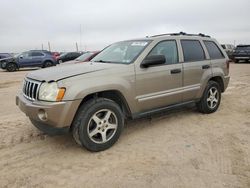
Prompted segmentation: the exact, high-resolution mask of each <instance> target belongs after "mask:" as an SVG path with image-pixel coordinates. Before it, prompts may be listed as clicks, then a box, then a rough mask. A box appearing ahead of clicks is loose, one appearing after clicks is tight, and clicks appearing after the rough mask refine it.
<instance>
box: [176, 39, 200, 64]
mask: <svg viewBox="0 0 250 188" xmlns="http://www.w3.org/2000/svg"><path fill="white" fill-rule="evenodd" d="M181 46H182V50H183V55H184V61H185V62H190V61H202V60H205V53H204V50H203V48H202V46H201V43H200V41H198V40H181Z"/></svg>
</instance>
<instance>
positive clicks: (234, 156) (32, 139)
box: [0, 64, 250, 188]
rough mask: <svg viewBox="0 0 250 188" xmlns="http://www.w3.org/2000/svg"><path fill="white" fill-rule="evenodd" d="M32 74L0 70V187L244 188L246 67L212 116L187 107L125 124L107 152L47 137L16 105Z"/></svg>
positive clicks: (249, 90) (236, 69)
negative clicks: (24, 83) (26, 78)
mask: <svg viewBox="0 0 250 188" xmlns="http://www.w3.org/2000/svg"><path fill="white" fill-rule="evenodd" d="M29 71H31V70H25V71H19V72H15V73H8V72H4V71H2V70H0V104H1V108H0V138H1V139H0V187H126V188H127V187H167V188H173V187H177V188H182V187H188V188H189V187H190V188H196V187H197V188H201V187H210V188H217V187H218V188H220V187H225V188H240V187H244V188H247V187H250V64H231V67H230V71H231V81H230V84H229V87H228V89H227V91H226V92H225V93H224V94H223V95H222V103H221V106H220V108H219V110H218V111H217V112H216V113H213V114H210V115H203V114H200V113H198V112H197V111H196V109H195V108H187V109H182V110H178V111H174V112H171V113H167V114H164V115H157V116H154V117H153V118H151V119H150V118H148V119H142V120H136V121H134V122H129V123H127V124H126V128H125V129H124V132H123V134H122V136H121V138H120V139H119V141H118V142H117V143H116V144H115V145H114V146H113V147H112V148H110V149H109V150H106V151H104V152H99V153H91V152H89V151H86V150H85V149H83V148H80V147H79V146H77V145H76V144H75V143H74V141H73V139H72V138H71V136H70V135H64V136H56V137H49V136H47V135H44V134H43V133H41V132H40V131H38V130H37V129H36V128H35V127H33V126H32V124H31V123H30V122H29V120H28V118H27V117H26V116H25V115H24V114H23V113H21V112H20V110H19V109H18V108H17V107H16V106H15V95H16V93H17V91H18V89H20V87H21V82H22V79H23V77H24V76H25V74H26V73H27V72H29Z"/></svg>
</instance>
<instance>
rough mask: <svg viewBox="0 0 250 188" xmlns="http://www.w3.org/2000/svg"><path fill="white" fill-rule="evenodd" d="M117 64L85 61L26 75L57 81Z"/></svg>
mask: <svg viewBox="0 0 250 188" xmlns="http://www.w3.org/2000/svg"><path fill="white" fill-rule="evenodd" d="M117 66H120V65H119V64H111V63H96V62H86V63H77V64H72V63H71V64H67V65H62V66H56V67H50V68H45V69H41V70H37V71H33V72H31V73H28V74H27V77H28V78H31V79H34V80H39V81H47V82H49V81H58V80H62V79H66V78H69V77H73V76H78V75H82V74H90V73H93V72H97V71H102V70H105V69H110V68H114V67H117Z"/></svg>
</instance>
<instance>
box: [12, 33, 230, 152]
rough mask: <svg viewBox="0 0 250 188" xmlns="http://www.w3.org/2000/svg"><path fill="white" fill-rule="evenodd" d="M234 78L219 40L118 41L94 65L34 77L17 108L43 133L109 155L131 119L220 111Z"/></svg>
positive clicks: (187, 37) (184, 36) (28, 78)
mask: <svg viewBox="0 0 250 188" xmlns="http://www.w3.org/2000/svg"><path fill="white" fill-rule="evenodd" d="M229 79H230V76H229V58H228V56H227V54H226V52H225V51H224V50H223V49H222V47H221V46H220V45H219V44H218V42H217V41H216V40H215V39H213V38H210V37H209V36H207V35H204V34H199V35H192V34H185V33H183V32H181V33H174V34H163V35H156V36H151V37H146V38H141V39H136V40H128V41H122V42H117V43H114V44H112V45H110V46H108V47H107V48H105V49H104V50H103V51H102V52H100V53H99V54H98V55H97V56H96V57H94V58H93V59H92V60H91V62H87V63H77V64H74V65H72V66H70V67H69V66H58V67H53V68H51V69H48V70H38V71H34V72H31V73H28V75H27V76H26V77H25V79H24V85H23V90H22V92H21V93H19V94H18V95H17V97H16V104H17V105H18V106H19V108H20V109H21V110H22V111H23V112H24V113H25V114H26V115H27V116H28V117H29V118H30V120H31V122H32V123H33V124H34V125H35V126H36V127H37V128H39V129H40V130H42V131H44V132H47V133H50V134H55V133H63V132H68V131H71V132H72V135H73V137H74V139H75V141H76V143H78V144H80V145H81V146H84V147H86V148H87V149H88V150H90V151H102V150H105V149H107V148H109V147H111V146H112V145H113V144H114V143H115V142H116V141H117V140H118V138H119V136H120V134H121V132H122V130H123V126H124V121H125V119H136V118H141V117H146V116H149V115H152V114H154V113H159V112H162V111H164V110H169V109H172V108H176V107H181V106H185V105H188V104H192V103H195V104H196V105H197V108H198V110H199V111H200V112H202V113H205V114H209V113H213V112H215V111H216V110H217V109H218V107H219V105H220V101H221V93H223V92H224V91H225V90H226V88H227V86H228V83H229ZM156 139H157V138H156Z"/></svg>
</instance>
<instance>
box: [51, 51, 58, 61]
mask: <svg viewBox="0 0 250 188" xmlns="http://www.w3.org/2000/svg"><path fill="white" fill-rule="evenodd" d="M52 54H53V56H54V57H55V59H56V60H58V59H59V57H60V53H59V52H52Z"/></svg>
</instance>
